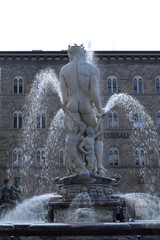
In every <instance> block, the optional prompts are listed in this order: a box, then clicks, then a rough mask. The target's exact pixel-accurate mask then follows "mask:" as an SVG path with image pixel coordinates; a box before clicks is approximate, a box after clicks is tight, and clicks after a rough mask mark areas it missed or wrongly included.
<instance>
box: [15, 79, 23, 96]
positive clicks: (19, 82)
mask: <svg viewBox="0 0 160 240" xmlns="http://www.w3.org/2000/svg"><path fill="white" fill-rule="evenodd" d="M15 81H16V83H15ZM15 89H16V90H15ZM20 89H21V90H20ZM23 93H24V80H23V77H22V76H21V75H16V76H14V78H13V94H17V95H18V94H23Z"/></svg>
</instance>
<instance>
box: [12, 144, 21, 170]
mask: <svg viewBox="0 0 160 240" xmlns="http://www.w3.org/2000/svg"><path fill="white" fill-rule="evenodd" d="M15 156H16V160H15V159H14V158H15ZM15 162H16V164H15ZM22 165H23V151H22V149H21V148H19V147H16V148H14V149H13V150H12V167H13V168H19V167H22Z"/></svg>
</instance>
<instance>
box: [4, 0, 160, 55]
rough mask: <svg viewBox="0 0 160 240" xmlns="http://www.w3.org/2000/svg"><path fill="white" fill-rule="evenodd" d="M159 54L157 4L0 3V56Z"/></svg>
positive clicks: (102, 0) (115, 0)
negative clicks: (77, 50) (77, 51)
mask: <svg viewBox="0 0 160 240" xmlns="http://www.w3.org/2000/svg"><path fill="white" fill-rule="evenodd" d="M74 43H76V44H84V46H85V48H86V49H88V47H90V48H91V49H92V50H94V51H98V50H104V51H108V50H109V51H110V50H111V51H112V50H160V0H0V51H31V50H43V51H57V50H58V51H59V50H66V49H67V48H68V45H72V44H74Z"/></svg>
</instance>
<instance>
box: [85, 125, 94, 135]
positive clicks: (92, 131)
mask: <svg viewBox="0 0 160 240" xmlns="http://www.w3.org/2000/svg"><path fill="white" fill-rule="evenodd" d="M86 133H87V135H88V136H93V135H94V134H95V131H94V129H93V128H92V127H87V129H86Z"/></svg>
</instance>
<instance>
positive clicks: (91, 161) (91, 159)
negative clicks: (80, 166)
mask: <svg viewBox="0 0 160 240" xmlns="http://www.w3.org/2000/svg"><path fill="white" fill-rule="evenodd" d="M86 160H87V169H88V171H89V172H94V171H95V154H94V153H93V154H90V155H88V156H86Z"/></svg>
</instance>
